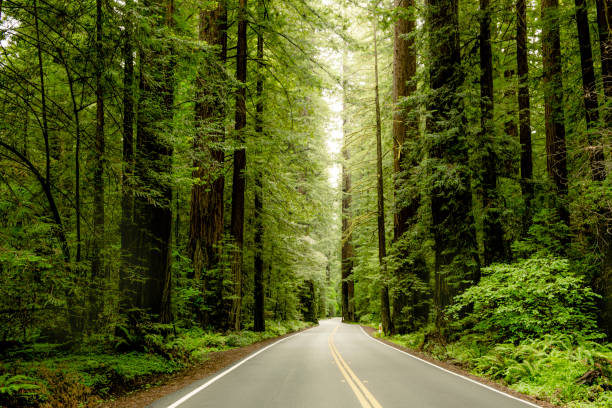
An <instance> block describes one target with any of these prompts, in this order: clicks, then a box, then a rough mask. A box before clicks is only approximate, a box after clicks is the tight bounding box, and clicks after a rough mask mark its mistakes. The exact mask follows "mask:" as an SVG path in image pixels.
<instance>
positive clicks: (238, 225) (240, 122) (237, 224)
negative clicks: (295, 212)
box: [230, 0, 247, 330]
mask: <svg viewBox="0 0 612 408" xmlns="http://www.w3.org/2000/svg"><path fill="white" fill-rule="evenodd" d="M246 8H247V0H240V3H239V9H238V46H237V58H236V80H237V81H238V82H239V85H240V88H239V89H238V91H237V93H236V125H235V129H236V133H237V135H238V144H239V145H242V144H243V143H244V128H245V127H246V121H247V112H246V79H247V9H246ZM245 168H246V150H245V148H244V147H243V146H240V147H238V148H237V149H236V150H235V151H234V173H233V177H232V218H231V227H230V232H231V235H232V239H233V244H234V249H233V251H232V252H233V253H232V260H231V265H232V275H233V282H234V293H233V299H232V308H231V312H230V327H232V328H233V329H234V330H240V312H241V310H242V249H243V245H244V193H245V189H246V180H245V177H244V170H245Z"/></svg>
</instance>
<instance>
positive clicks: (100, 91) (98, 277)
mask: <svg viewBox="0 0 612 408" xmlns="http://www.w3.org/2000/svg"><path fill="white" fill-rule="evenodd" d="M102 18H103V16H102V0H96V72H95V75H96V139H95V144H94V146H95V148H94V160H93V161H94V164H93V166H94V170H93V189H94V191H93V207H94V208H93V245H92V246H93V248H92V252H93V253H92V259H91V285H93V288H92V290H91V291H90V295H89V296H90V298H89V301H90V307H91V313H90V323H93V322H95V321H96V320H97V316H98V315H99V314H100V312H101V311H102V301H101V300H102V299H104V296H103V295H102V293H101V292H100V290H99V288H100V285H101V284H102V283H103V280H102V279H103V278H104V273H103V271H104V266H103V265H104V264H103V262H102V251H103V250H104V180H103V176H104V154H105V144H106V143H105V142H106V141H105V138H104V85H103V82H102V72H103V69H104V57H103V49H102V46H103V45H102Z"/></svg>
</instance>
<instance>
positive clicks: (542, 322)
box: [449, 258, 598, 341]
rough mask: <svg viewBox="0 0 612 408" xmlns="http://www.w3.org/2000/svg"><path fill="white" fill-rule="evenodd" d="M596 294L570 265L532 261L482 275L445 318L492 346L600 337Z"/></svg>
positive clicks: (497, 267) (502, 266) (559, 261)
mask: <svg viewBox="0 0 612 408" xmlns="http://www.w3.org/2000/svg"><path fill="white" fill-rule="evenodd" d="M596 299H597V295H596V294H595V293H593V292H592V290H591V289H589V288H588V287H586V286H585V283H584V282H583V280H582V279H581V278H579V277H576V276H574V275H573V274H572V273H571V272H570V271H569V262H568V261H567V260H566V259H557V258H532V259H528V260H524V261H520V262H518V263H515V264H511V265H508V264H498V265H493V266H491V267H489V268H485V269H484V270H483V277H482V279H481V281H480V283H479V284H478V285H475V286H472V287H470V288H469V289H467V290H466V291H465V292H464V293H463V294H461V295H459V296H457V297H456V298H455V304H454V305H452V306H451V307H450V308H449V313H450V314H451V315H453V316H454V317H455V319H460V317H461V316H462V315H463V316H465V314H466V313H465V310H469V309H470V308H473V311H472V312H471V313H469V314H467V316H466V317H464V318H462V319H460V320H458V321H457V323H458V328H466V329H467V331H468V332H477V333H485V334H487V335H488V336H489V337H490V338H491V340H494V341H519V340H523V339H526V338H537V337H541V336H544V335H546V334H556V333H573V334H575V335H583V336H586V337H590V338H593V337H598V335H597V321H596V315H595V301H596Z"/></svg>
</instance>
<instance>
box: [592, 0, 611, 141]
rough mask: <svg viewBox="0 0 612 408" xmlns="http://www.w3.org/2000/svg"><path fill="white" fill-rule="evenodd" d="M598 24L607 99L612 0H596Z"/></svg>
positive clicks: (609, 121) (608, 115) (609, 116)
mask: <svg viewBox="0 0 612 408" xmlns="http://www.w3.org/2000/svg"><path fill="white" fill-rule="evenodd" d="M595 4H596V5H597V26H598V28H599V49H600V51H601V76H602V79H603V89H604V94H605V96H606V98H607V99H610V98H612V40H611V37H610V30H611V29H612V25H611V23H612V21H610V20H611V16H612V0H596V1H595ZM605 121H606V127H607V128H608V129H609V128H610V127H611V125H612V123H611V121H612V114H610V113H606V115H605Z"/></svg>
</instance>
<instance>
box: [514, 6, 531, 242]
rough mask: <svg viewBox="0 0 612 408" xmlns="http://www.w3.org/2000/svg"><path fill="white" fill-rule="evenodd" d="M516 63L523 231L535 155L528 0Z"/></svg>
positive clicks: (520, 15) (520, 18) (521, 11)
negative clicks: (530, 97)
mask: <svg viewBox="0 0 612 408" xmlns="http://www.w3.org/2000/svg"><path fill="white" fill-rule="evenodd" d="M516 62H517V72H518V82H519V85H518V107H519V140H520V143H521V192H522V195H523V200H524V201H525V216H524V217H523V232H527V230H528V229H529V227H530V226H531V222H532V218H533V208H532V206H533V204H532V203H533V198H534V188H533V187H534V186H533V157H532V156H533V154H532V147H531V106H530V102H529V62H528V50H527V12H526V5H525V0H517V2H516Z"/></svg>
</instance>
